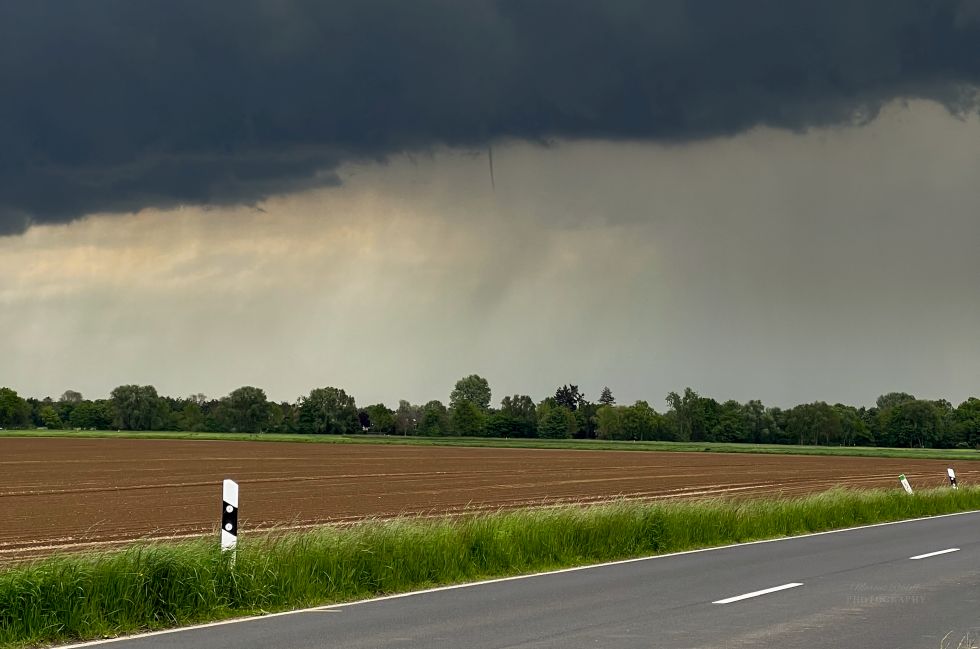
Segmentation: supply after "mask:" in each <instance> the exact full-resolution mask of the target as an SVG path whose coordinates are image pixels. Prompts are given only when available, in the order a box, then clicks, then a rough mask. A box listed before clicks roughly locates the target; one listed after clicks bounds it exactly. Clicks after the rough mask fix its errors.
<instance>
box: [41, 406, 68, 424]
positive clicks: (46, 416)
mask: <svg viewBox="0 0 980 649" xmlns="http://www.w3.org/2000/svg"><path fill="white" fill-rule="evenodd" d="M41 423H42V424H44V427H45V428H52V429H59V428H64V427H65V424H64V422H62V421H61V417H59V416H58V411H57V410H55V408H54V406H43V407H42V408H41Z"/></svg>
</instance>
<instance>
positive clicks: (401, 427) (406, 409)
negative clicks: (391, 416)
mask: <svg viewBox="0 0 980 649" xmlns="http://www.w3.org/2000/svg"><path fill="white" fill-rule="evenodd" d="M421 411H422V409H421V408H420V407H419V406H413V405H412V404H411V403H409V402H408V401H406V400H405V399H401V400H400V401H399V402H398V410H396V411H395V433H396V434H398V435H414V434H415V433H416V429H417V428H418V424H419V419H421V417H422V412H421Z"/></svg>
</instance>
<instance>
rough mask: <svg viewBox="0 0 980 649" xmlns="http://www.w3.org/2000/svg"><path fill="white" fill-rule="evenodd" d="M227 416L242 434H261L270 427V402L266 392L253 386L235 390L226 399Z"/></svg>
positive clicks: (233, 426)
mask: <svg viewBox="0 0 980 649" xmlns="http://www.w3.org/2000/svg"><path fill="white" fill-rule="evenodd" d="M224 407H225V416H226V417H227V418H228V421H229V422H230V423H231V428H232V430H233V431H235V432H240V433H261V432H262V431H264V430H266V427H267V426H268V425H269V400H268V399H267V398H266V396H265V391H264V390H262V389H261V388H256V387H253V386H251V385H245V386H242V387H240V388H238V389H236V390H233V391H232V392H231V394H229V395H228V396H227V397H225V398H224Z"/></svg>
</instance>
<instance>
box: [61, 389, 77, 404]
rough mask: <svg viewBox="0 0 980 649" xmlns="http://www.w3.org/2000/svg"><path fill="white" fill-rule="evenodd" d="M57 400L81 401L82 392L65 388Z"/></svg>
mask: <svg viewBox="0 0 980 649" xmlns="http://www.w3.org/2000/svg"><path fill="white" fill-rule="evenodd" d="M58 401H59V402H61V403H81V402H82V393H81V392H76V391H75V390H65V391H64V392H62V393H61V398H60V399H58Z"/></svg>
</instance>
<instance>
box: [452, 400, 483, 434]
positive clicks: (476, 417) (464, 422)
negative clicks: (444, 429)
mask: <svg viewBox="0 0 980 649" xmlns="http://www.w3.org/2000/svg"><path fill="white" fill-rule="evenodd" d="M449 415H450V418H451V421H452V431H453V433H454V434H456V435H465V436H474V437H482V436H483V435H484V434H486V425H487V415H486V413H484V412H483V411H482V410H480V408H479V407H478V406H477V405H476V404H475V403H473V402H472V401H469V400H467V399H461V400H459V401H457V402H456V404H455V405H453V407H452V408H450V409H449Z"/></svg>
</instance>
